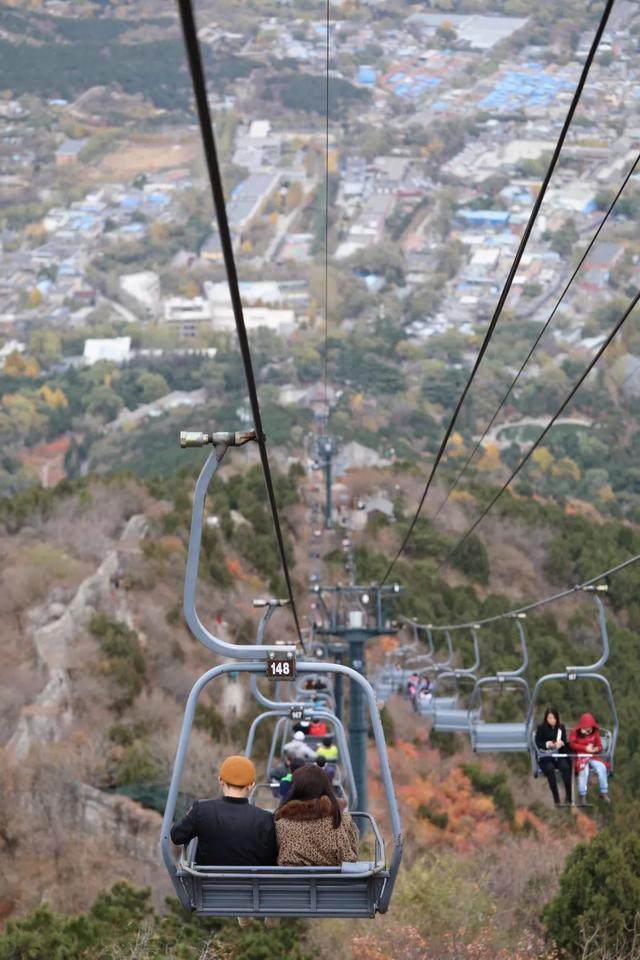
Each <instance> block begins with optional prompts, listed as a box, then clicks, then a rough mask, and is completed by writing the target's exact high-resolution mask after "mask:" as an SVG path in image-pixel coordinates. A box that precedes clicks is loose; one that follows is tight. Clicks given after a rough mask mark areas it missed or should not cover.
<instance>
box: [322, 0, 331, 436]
mask: <svg viewBox="0 0 640 960" xmlns="http://www.w3.org/2000/svg"><path fill="white" fill-rule="evenodd" d="M326 19H327V23H326V30H327V37H326V44H327V46H326V54H327V73H326V82H325V131H324V134H325V140H324V145H325V158H324V418H323V424H324V430H325V433H326V432H328V426H329V64H330V53H331V51H330V41H329V36H330V29H331V0H327V16H326Z"/></svg>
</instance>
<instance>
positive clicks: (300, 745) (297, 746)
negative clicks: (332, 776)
mask: <svg viewBox="0 0 640 960" xmlns="http://www.w3.org/2000/svg"><path fill="white" fill-rule="evenodd" d="M282 751H283V753H284V757H285V760H287V759H289V760H293V759H294V758H295V759H296V760H304V761H305V762H306V761H307V760H309V761H312V760H315V758H316V752H315V750H312V749H311V747H310V746H309V745H308V744H307V743H306V742H305V735H304V733H303V732H302V730H296V732H295V733H294V735H293V738H292V739H291V740H289V741H288V742H287V743H285V745H284V747H283V748H282Z"/></svg>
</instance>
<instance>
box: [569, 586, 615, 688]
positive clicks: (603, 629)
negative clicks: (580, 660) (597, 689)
mask: <svg viewBox="0 0 640 960" xmlns="http://www.w3.org/2000/svg"><path fill="white" fill-rule="evenodd" d="M593 599H594V600H595V603H596V606H597V608H598V626H599V628H600V641H601V643H602V653H601V654H600V656H599V657H598V659H597V660H596V662H595V663H590V664H588V665H587V666H577V667H566V668H565V670H566V672H567V673H568V674H574V673H576V674H584V673H593V672H594V671H598V670H600V669H601V668H602V667H604V665H605V663H606V662H607V660H608V659H609V632H608V630H607V615H606V611H605V609H604V604H603V602H602V600H601V599H600V597H599V596H598V594H597V593H595V592H594V593H593Z"/></svg>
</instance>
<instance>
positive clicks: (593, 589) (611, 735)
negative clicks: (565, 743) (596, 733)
mask: <svg viewBox="0 0 640 960" xmlns="http://www.w3.org/2000/svg"><path fill="white" fill-rule="evenodd" d="M581 589H582V590H584V591H585V592H589V593H591V594H592V596H593V599H594V600H595V603H596V606H597V609H598V626H599V631H600V641H601V644H602V651H601V654H600V656H599V658H598V659H597V660H596V661H595V663H591V664H586V665H580V666H568V667H565V669H564V672H563V673H548V674H545V676H543V677H540V679H539V680H538V681H537V683H536V685H535V686H534V688H533V692H532V694H531V704H530V706H529V713H528V716H527V742H528V746H529V752H530V755H531V771H532V773H533V775H534V777H537V776H539V774H540V772H541V769H540V760H541V759H542V758H543V757H545V756H546V757H558V756H560V754H556V753H554V752H553V751H548V750H540V749H539V748H538V746H537V745H536V742H535V732H536V718H537V710H538V708H539V705H540V702H541V696H540V691H541V690H542V688H543V687H544V686H545V685H546V684H548V683H552V682H553V681H558V680H562V681H566V682H568V683H574V682H576V681H578V680H594V681H595V682H596V683H597V684H599V685H600V686H601V687H602V688H603V689H604V692H605V695H606V698H607V704H608V708H609V713H610V716H611V719H612V726H611V729H610V730H608V729H605V728H603V727H601V728H600V734H601V738H602V747H603V749H602V753H599V754H597V755H595V756H594V757H592V755H591V754H589V755H588V756H589V758H591V759H596V760H606V761H608V763H609V776H613V762H614V755H615V751H616V744H617V741H618V730H619V723H618V712H617V710H616V703H615V698H614V695H613V690H612V689H611V684H610V683H609V680H608V679H607V678H606V677H605V676H604V675H603V674H602V673H600V672H599V671H600V670H601V669H602V667H604V666H605V664H606V662H607V660H608V659H609V634H608V631H607V618H606V612H605V608H604V604H603V603H602V600H601V599H600V597H599V596H598V593H599V592H605V591H606V590H607V587H606V585H604V584H602V585H598V586H587V587H582V588H581ZM562 756H565V755H564V754H562ZM568 757H569V759H570V760H571V759H574V760H575V759H576V754H571V753H569V754H568Z"/></svg>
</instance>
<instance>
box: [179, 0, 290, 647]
mask: <svg viewBox="0 0 640 960" xmlns="http://www.w3.org/2000/svg"><path fill="white" fill-rule="evenodd" d="M178 7H179V10H180V20H181V23H182V32H183V36H184V42H185V47H186V52H187V59H188V61H189V71H190V73H191V80H192V83H193V93H194V97H195V101H196V108H197V112H198V122H199V126H200V134H201V136H202V143H203V148H204V155H205V160H206V163H207V170H208V174H209V182H210V185H211V194H212V197H213V204H214V207H215V212H216V219H217V222H218V231H219V234H220V246H221V248H222V254H223V257H224V263H225V270H226V275H227V285H228V287H229V294H230V297H231V303H232V306H233V315H234V318H235V323H236V331H237V334H238V342H239V346H240V353H241V356H242V363H243V366H244V372H245V377H246V381H247V391H248V394H249V401H250V404H251V411H252V414H253V423H254V427H255V431H256V439H257V442H258V448H259V450H260V460H261V463H262V470H263V473H264V480H265V486H266V490H267V497H268V500H269V506H270V508H271V516H272V519H273V526H274V530H275V535H276V541H277V544H278V552H279V554H280V561H281V565H282V572H283V575H284V579H285V583H286V588H287V594H288V597H289V600H290V603H291V612H292V614H293V619H294V622H295V627H296V632H297V634H298V640H299V642H300V644H301V646H302V648H303V649H305V645H304V641H303V638H302V632H301V629H300V622H299V619H298V611H297V609H296V604H295V598H294V596H293V588H292V584H291V577H290V574H289V564H288V562H287V556H286V551H285V547H284V539H283V536H282V528H281V526H280V517H279V514H278V505H277V503H276V497H275V491H274V488H273V478H272V476H271V467H270V464H269V456H268V453H267V447H266V442H265V435H264V430H263V426H262V415H261V412H260V402H259V400H258V392H257V388H256V381H255V376H254V371H253V362H252V359H251V348H250V346H249V338H248V335H247V328H246V325H245V322H244V313H243V309H242V299H241V297H240V288H239V285H238V274H237V270H236V264H235V258H234V253H233V244H232V241H231V232H230V230H229V222H228V219H227V209H226V204H225V199H224V188H223V185H222V174H221V171H220V164H219V162H218V153H217V150H216V141H215V135H214V132H213V123H212V120H211V112H210V110H209V101H208V97H207V87H206V82H205V76H204V67H203V64H202V57H201V54H200V46H199V43H198V36H197V28H196V24H195V19H194V14H193V8H192V5H191V0H178Z"/></svg>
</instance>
